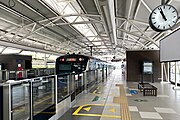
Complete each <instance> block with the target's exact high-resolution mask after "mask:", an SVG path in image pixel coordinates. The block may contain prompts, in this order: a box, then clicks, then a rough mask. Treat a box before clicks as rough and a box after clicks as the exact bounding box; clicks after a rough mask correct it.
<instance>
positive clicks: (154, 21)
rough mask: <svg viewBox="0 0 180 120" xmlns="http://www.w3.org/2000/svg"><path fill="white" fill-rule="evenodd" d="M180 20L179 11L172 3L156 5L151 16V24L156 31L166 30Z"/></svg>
mask: <svg viewBox="0 0 180 120" xmlns="http://www.w3.org/2000/svg"><path fill="white" fill-rule="evenodd" d="M177 20H178V12H177V10H176V8H175V7H173V6H172V5H167V4H165V5H160V6H158V7H156V8H155V9H154V10H153V11H152V13H151V14H150V17H149V25H150V27H151V28H152V29H153V30H155V31H159V32H160V31H165V30H168V29H170V28H172V27H173V26H174V25H175V24H176V22H177Z"/></svg>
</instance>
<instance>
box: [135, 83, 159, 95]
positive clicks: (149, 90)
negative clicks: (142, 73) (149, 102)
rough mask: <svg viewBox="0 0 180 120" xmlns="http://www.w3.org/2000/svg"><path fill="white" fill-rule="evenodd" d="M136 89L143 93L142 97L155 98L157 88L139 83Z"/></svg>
mask: <svg viewBox="0 0 180 120" xmlns="http://www.w3.org/2000/svg"><path fill="white" fill-rule="evenodd" d="M138 89H139V90H140V92H143V96H157V88H156V87H155V86H153V85H151V84H149V83H139V84H138Z"/></svg>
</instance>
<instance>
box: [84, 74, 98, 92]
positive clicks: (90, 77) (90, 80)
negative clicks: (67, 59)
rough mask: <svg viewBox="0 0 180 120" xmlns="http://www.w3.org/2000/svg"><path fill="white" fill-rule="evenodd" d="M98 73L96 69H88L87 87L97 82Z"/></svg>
mask: <svg viewBox="0 0 180 120" xmlns="http://www.w3.org/2000/svg"><path fill="white" fill-rule="evenodd" d="M95 76H96V73H95V71H87V72H86V80H87V88H88V89H89V88H91V87H92V86H93V85H95V84H96V77H95Z"/></svg>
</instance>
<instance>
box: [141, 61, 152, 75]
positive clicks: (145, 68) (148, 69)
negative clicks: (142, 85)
mask: <svg viewBox="0 0 180 120" xmlns="http://www.w3.org/2000/svg"><path fill="white" fill-rule="evenodd" d="M143 72H144V73H150V74H152V73H153V63H152V62H144V63H143Z"/></svg>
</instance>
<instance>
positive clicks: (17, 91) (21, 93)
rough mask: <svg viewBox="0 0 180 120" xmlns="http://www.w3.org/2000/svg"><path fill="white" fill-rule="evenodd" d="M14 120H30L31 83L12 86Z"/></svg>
mask: <svg viewBox="0 0 180 120" xmlns="http://www.w3.org/2000/svg"><path fill="white" fill-rule="evenodd" d="M11 95H12V96H11V99H12V111H13V113H12V119H13V120H27V119H29V111H30V110H29V103H30V102H29V83H23V84H20V85H12V93H11Z"/></svg>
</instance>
